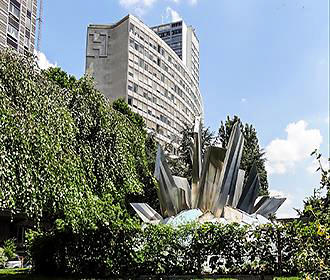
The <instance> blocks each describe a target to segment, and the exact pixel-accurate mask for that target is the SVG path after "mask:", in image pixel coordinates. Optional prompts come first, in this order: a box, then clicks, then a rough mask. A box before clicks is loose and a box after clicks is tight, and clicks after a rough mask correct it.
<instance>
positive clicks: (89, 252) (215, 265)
mask: <svg viewBox="0 0 330 280" xmlns="http://www.w3.org/2000/svg"><path fill="white" fill-rule="evenodd" d="M305 230H306V226H305V225H304V224H303V223H301V222H294V223H289V224H286V225H262V226H259V227H256V228H252V227H249V226H239V225H238V224H235V223H233V224H228V225H222V224H212V223H205V224H202V225H200V224H187V225H184V226H181V227H179V228H173V227H171V226H168V225H149V226H148V227H146V228H145V229H144V230H141V228H135V229H133V228H131V229H129V230H128V231H121V232H120V234H118V235H116V239H114V238H113V236H111V234H110V233H109V231H108V230H107V229H106V228H104V229H102V230H100V231H91V232H85V233H84V234H83V235H82V234H81V233H79V234H73V235H72V234H69V235H67V234H66V233H63V232H58V231H55V232H53V233H52V234H47V235H45V234H43V235H39V236H37V237H35V238H34V240H35V242H34V243H33V244H34V246H33V247H31V251H32V256H33V259H34V260H35V265H36V266H35V267H36V268H38V270H39V271H43V272H46V273H47V271H50V270H51V271H55V272H57V273H61V272H62V273H63V272H64V273H65V274H78V275H84V276H92V275H93V276H100V277H101V276H103V277H108V276H121V277H124V278H125V277H134V276H137V275H167V276H168V275H200V274H203V273H206V272H207V273H209V274H228V275H233V274H236V275H240V274H253V275H274V274H277V275H297V274H299V273H300V272H307V273H310V274H311V273H313V271H314V270H315V269H320V268H321V269H323V271H322V273H324V271H325V270H326V269H328V268H329V266H328V264H327V259H325V257H326V256H327V253H326V251H325V252H323V253H321V249H320V251H319V252H318V256H317V257H318V258H319V261H320V262H319V265H317V263H316V262H312V264H313V265H311V266H308V265H307V266H305V265H304V266H301V261H302V260H301V253H302V252H304V250H306V248H303V247H304V246H303V244H304V243H303V242H306V238H305V237H304V236H303V235H301V233H302V232H301V231H305ZM320 238H321V239H319V240H318V242H320V243H319V244H321V245H326V242H327V240H326V238H325V236H320ZM95 240H97V241H98V242H95ZM323 248H324V247H323ZM45 256H47V257H45ZM309 261H311V260H309ZM324 275H327V274H324ZM313 279H328V278H313Z"/></svg>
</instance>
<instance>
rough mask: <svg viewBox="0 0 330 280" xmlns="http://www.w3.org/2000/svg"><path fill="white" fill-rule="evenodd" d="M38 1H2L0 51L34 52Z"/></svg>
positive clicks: (0, 3)
mask: <svg viewBox="0 0 330 280" xmlns="http://www.w3.org/2000/svg"><path fill="white" fill-rule="evenodd" d="M36 18H37V0H0V49H4V48H5V47H11V48H13V49H15V50H17V51H18V52H20V53H26V52H33V51H34V42H35V33H36Z"/></svg>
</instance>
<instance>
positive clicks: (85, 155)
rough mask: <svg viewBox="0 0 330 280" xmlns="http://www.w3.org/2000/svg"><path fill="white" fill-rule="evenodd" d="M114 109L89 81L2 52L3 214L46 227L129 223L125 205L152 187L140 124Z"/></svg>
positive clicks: (0, 148)
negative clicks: (17, 214) (5, 211)
mask: <svg viewBox="0 0 330 280" xmlns="http://www.w3.org/2000/svg"><path fill="white" fill-rule="evenodd" d="M117 105H118V104H117ZM118 107H119V106H117V107H116V106H114V108H113V107H112V105H111V104H110V103H109V102H108V101H107V100H106V99H105V98H104V97H103V95H102V94H101V93H100V92H98V91H97V90H95V88H94V86H93V81H92V80H91V79H90V78H88V77H82V78H81V79H79V80H78V79H76V78H74V77H73V76H70V75H67V74H66V73H65V72H64V71H62V70H60V69H58V68H53V69H49V70H46V71H41V70H40V69H39V68H38V67H37V65H36V63H35V61H34V58H33V57H28V58H26V57H23V56H20V55H17V54H15V53H13V52H11V51H4V52H1V53H0V155H1V157H0V208H2V209H4V208H5V209H10V210H11V211H12V212H13V213H15V212H18V211H19V212H24V213H25V214H26V215H27V216H28V217H29V218H30V219H31V220H33V221H35V222H36V224H37V225H39V226H43V227H44V228H51V227H53V226H60V227H68V228H70V229H72V230H74V231H79V230H80V229H83V228H87V229H97V228H98V227H99V226H103V225H110V226H113V227H115V226H123V227H124V226H130V225H132V224H133V222H134V220H133V219H131V217H130V215H129V214H128V211H127V205H128V203H129V202H131V199H134V197H135V196H136V197H140V198H141V197H142V199H143V198H144V199H147V198H145V196H144V195H143V193H144V190H145V189H146V187H148V188H151V189H155V188H156V185H155V182H154V179H153V177H152V173H151V171H150V169H149V163H148V160H147V154H146V147H145V144H146V139H147V137H146V132H145V130H144V129H143V120H142V121H141V120H140V119H139V118H138V117H136V116H135V115H134V113H132V112H130V111H129V109H127V108H126V109H125V110H126V111H125V112H123V111H121V110H119V109H118ZM135 121H138V122H139V125H138V126H137V125H136V122H135Z"/></svg>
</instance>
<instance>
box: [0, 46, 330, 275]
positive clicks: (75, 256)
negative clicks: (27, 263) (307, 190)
mask: <svg viewBox="0 0 330 280" xmlns="http://www.w3.org/2000/svg"><path fill="white" fill-rule="evenodd" d="M155 150H156V149H155V142H154V139H153V137H152V136H148V135H147V133H146V131H145V124H144V122H143V120H142V118H141V117H140V116H138V115H137V114H134V113H133V112H132V111H131V110H130V109H129V107H128V106H127V104H126V103H125V102H124V101H123V100H119V101H116V102H115V103H114V104H112V105H111V104H110V103H108V101H107V100H106V99H105V98H104V97H103V95H102V94H101V93H99V92H98V91H97V90H95V88H94V86H93V81H92V80H91V79H90V78H88V77H82V78H81V79H79V80H77V79H76V78H74V77H72V76H69V75H67V74H66V73H65V72H63V71H62V70H60V69H58V68H54V69H49V70H46V71H41V70H40V69H39V68H38V67H37V65H36V63H35V61H34V58H33V57H23V56H20V55H17V54H15V53H13V52H11V51H3V52H1V53H0V209H7V210H10V211H11V212H12V214H15V213H17V212H20V213H24V214H25V215H26V216H27V218H28V219H29V220H30V221H32V222H33V223H34V228H33V230H32V231H30V233H29V234H28V250H29V254H30V256H31V257H32V260H33V267H34V269H35V271H36V272H41V273H45V274H73V275H83V276H94V277H95V276H129V277H132V276H134V275H141V274H145V275H151V274H152V275H164V274H166V275H172V274H195V275H196V274H201V273H203V272H209V273H216V274H297V273H303V274H304V275H308V277H309V276H310V277H313V278H312V279H329V277H330V272H329V259H330V256H329V252H330V249H329V241H330V231H329V223H328V221H329V220H328V216H327V213H328V212H327V211H328V210H324V207H328V208H326V209H329V199H325V200H321V202H320V201H319V202H315V203H314V202H310V203H309V204H308V205H306V209H305V211H304V213H305V214H308V213H314V214H315V215H314V214H313V215H314V216H315V217H314V216H313V217H314V218H313V219H310V222H309V223H303V222H295V223H288V224H285V225H277V226H275V225H264V226H260V227H257V228H251V227H248V226H244V227H242V226H239V225H237V224H229V225H220V224H218V225H214V224H210V223H206V224H203V225H197V224H188V225H185V226H182V227H179V228H173V227H170V226H166V225H150V226H148V227H146V228H144V229H142V228H141V226H140V224H139V222H138V220H137V219H136V218H135V216H134V215H132V209H131V208H130V207H129V203H130V202H148V203H150V204H151V205H152V206H154V207H155V205H156V204H157V198H156V182H155V179H154V178H153V177H152V172H151V171H152V169H153V165H154V161H153V158H154V154H155ZM327 174H328V173H327ZM327 176H328V175H327ZM322 178H323V179H322V182H325V183H324V184H328V177H326V178H325V177H324V176H323V177H322ZM315 205H317V207H319V208H320V207H321V208H322V209H321V210H320V209H317V211H313V210H315V209H314V208H315V207H314V206H315ZM309 218H310V217H309ZM3 255H4V250H0V259H1V258H2V260H0V261H3V259H4V257H3Z"/></svg>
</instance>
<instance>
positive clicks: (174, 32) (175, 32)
mask: <svg viewBox="0 0 330 280" xmlns="http://www.w3.org/2000/svg"><path fill="white" fill-rule="evenodd" d="M181 33H182V29H176V30H173V31H172V35H175V34H181Z"/></svg>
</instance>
